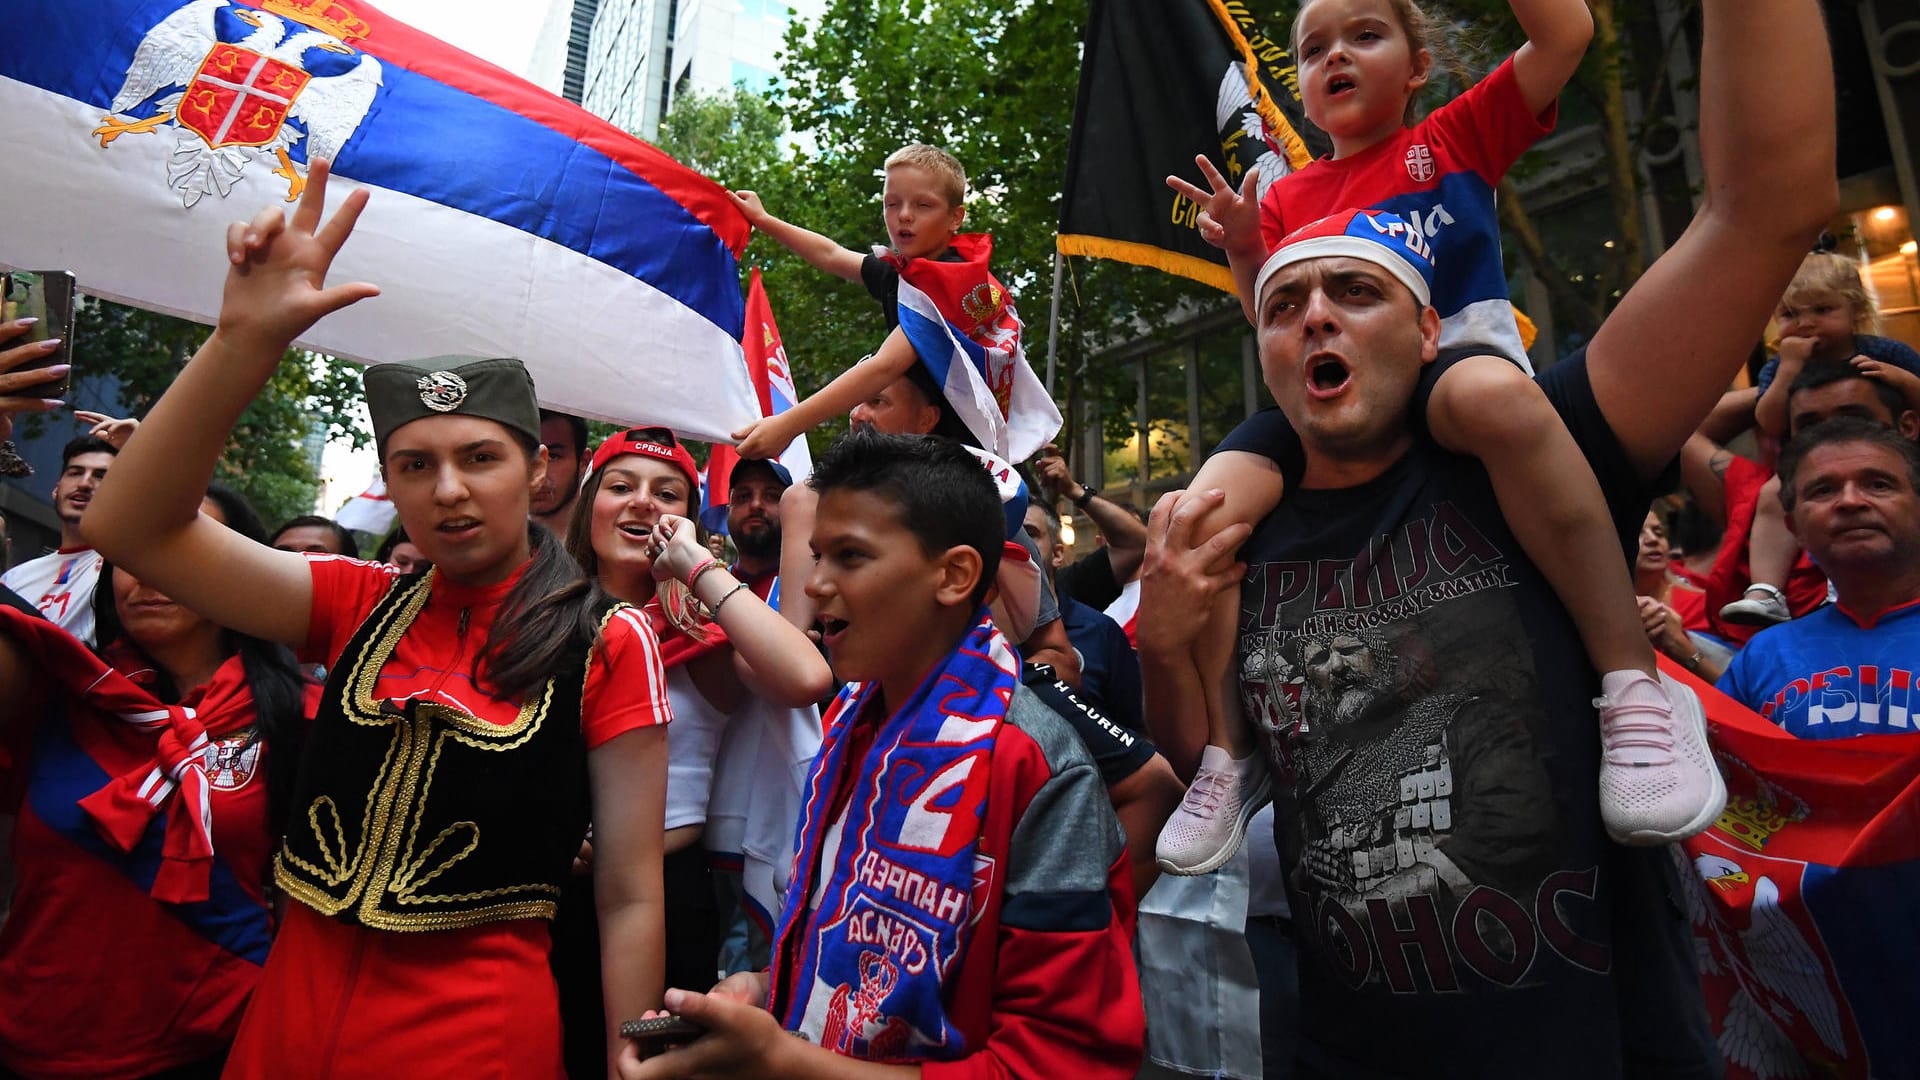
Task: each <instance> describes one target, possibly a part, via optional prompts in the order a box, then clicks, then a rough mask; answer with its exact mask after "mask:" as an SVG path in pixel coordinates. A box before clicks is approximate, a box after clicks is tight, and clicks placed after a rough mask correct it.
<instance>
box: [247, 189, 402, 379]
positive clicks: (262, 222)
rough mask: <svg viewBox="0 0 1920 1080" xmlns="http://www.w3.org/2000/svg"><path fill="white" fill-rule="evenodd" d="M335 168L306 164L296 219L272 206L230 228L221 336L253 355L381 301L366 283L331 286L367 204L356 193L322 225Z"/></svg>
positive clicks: (277, 348)
mask: <svg viewBox="0 0 1920 1080" xmlns="http://www.w3.org/2000/svg"><path fill="white" fill-rule="evenodd" d="M328 171H329V163H328V162H327V161H326V160H325V159H316V160H314V161H312V162H310V163H309V164H308V168H307V188H306V191H305V192H304V193H303V194H302V195H301V196H300V204H299V205H298V206H296V207H295V208H294V211H293V218H292V219H291V220H288V219H287V216H286V215H285V214H284V213H283V212H282V211H281V210H280V208H279V207H268V208H267V209H265V210H262V211H260V213H258V214H257V215H255V216H254V219H253V220H252V221H250V222H235V223H234V224H232V225H229V226H227V261H228V262H229V263H231V264H232V267H231V269H230V270H229V271H228V273H227V284H226V290H225V292H224V293H223V294H222V296H221V299H220V322H219V326H218V332H219V333H220V334H221V335H223V336H224V337H226V338H227V339H228V340H229V341H232V342H234V343H235V344H236V345H238V346H240V347H241V348H243V349H246V350H248V351H259V352H262V353H269V354H274V355H278V354H279V353H281V352H284V351H285V350H286V348H287V347H288V346H289V345H291V344H293V340H294V339H295V338H297V337H299V336H300V335H301V334H303V333H305V332H306V331H307V329H308V328H309V327H311V326H312V325H313V324H314V323H316V322H319V321H320V319H321V318H322V317H324V316H326V315H329V314H331V313H333V312H335V311H338V310H340V309H341V308H343V307H346V306H347V305H349V304H352V303H355V302H357V301H360V300H364V299H366V298H368V297H370V296H378V295H380V290H379V288H378V287H376V286H374V285H370V284H367V283H365V282H354V283H352V284H347V285H335V286H332V287H328V285H327V271H328V269H329V268H331V267H332V265H333V259H334V256H335V255H338V254H339V253H340V248H341V246H342V245H344V244H345V243H346V242H347V237H348V236H350V235H352V233H353V226H354V223H355V222H357V221H358V220H359V219H360V211H361V210H362V209H364V208H365V207H366V205H367V192H366V190H365V189H359V190H356V191H354V192H353V193H352V194H351V195H348V196H347V198H346V200H345V201H344V202H342V203H341V204H340V209H339V210H337V211H335V212H334V215H333V218H332V220H330V221H327V222H326V223H325V224H324V225H323V224H322V223H321V213H322V211H323V210H324V209H325V207H326V201H327V174H328Z"/></svg>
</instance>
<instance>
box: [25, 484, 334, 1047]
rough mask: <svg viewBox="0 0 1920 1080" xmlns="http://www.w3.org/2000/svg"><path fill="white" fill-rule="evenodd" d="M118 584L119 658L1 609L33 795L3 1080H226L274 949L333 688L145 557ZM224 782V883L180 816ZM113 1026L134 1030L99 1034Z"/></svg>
mask: <svg viewBox="0 0 1920 1080" xmlns="http://www.w3.org/2000/svg"><path fill="white" fill-rule="evenodd" d="M200 512H201V513H203V514H205V515H207V516H208V517H210V518H212V519H214V520H216V521H220V522H222V523H223V524H225V525H227V526H228V527H229V528H231V529H233V530H234V531H235V532H238V533H240V534H241V535H244V536H246V537H248V538H249V539H251V540H254V541H263V540H264V539H265V536H266V530H265V528H264V527H263V526H262V525H261V523H260V519H259V517H258V516H256V515H255V514H254V512H253V509H252V508H251V507H249V506H248V505H247V504H246V501H245V500H244V499H242V498H240V496H239V495H237V494H235V493H234V492H232V491H230V490H227V489H225V488H221V487H215V488H213V489H210V490H209V491H208V492H207V497H206V501H205V502H204V503H202V504H201V508H200ZM103 578H104V584H105V586H106V587H104V588H101V589H99V590H97V591H96V592H95V593H94V611H95V619H96V622H95V625H96V626H97V627H98V637H99V643H100V644H99V655H98V656H97V657H96V656H95V655H94V654H93V653H91V652H89V651H88V650H87V648H86V646H85V645H83V644H82V643H81V642H80V641H78V640H77V639H75V638H73V637H71V636H70V635H68V634H67V633H66V632H65V631H63V630H61V629H59V628H58V627H56V626H54V625H53V624H52V623H50V622H47V621H46V620H45V619H42V618H40V617H39V616H38V615H37V614H35V613H32V612H31V609H28V608H25V607H24V605H23V606H21V607H17V608H16V607H10V606H9V607H6V608H4V609H3V610H0V701H5V702H7V703H8V707H7V708H6V709H5V710H4V711H0V746H4V749H3V750H0V757H4V758H5V759H7V760H0V784H4V786H7V787H16V786H17V790H18V792H19V796H20V806H19V816H18V819H17V821H16V823H15V826H14V832H13V841H14V846H13V860H14V863H15V865H16V867H17V868H18V870H19V880H18V887H17V888H16V889H15V891H14V893H13V908H12V911H11V913H10V915H9V916H8V918H7V919H6V920H5V923H4V928H3V929H0V1076H16V1075H17V1076H21V1077H26V1078H29V1080H40V1078H43V1077H44V1078H54V1077H75V1078H78V1077H85V1078H87V1080H121V1078H126V1080H132V1078H135V1077H145V1076H151V1075H153V1074H154V1073H156V1072H160V1071H162V1070H164V1071H166V1073H167V1075H168V1076H169V1077H178V1078H181V1080H189V1078H195V1077H214V1076H218V1075H219V1072H220V1065H221V1062H222V1061H223V1060H224V1058H225V1057H226V1051H227V1047H228V1045H229V1044H231V1043H232V1042H233V1036H234V1033H235V1031H237V1030H238V1029H239V1027H240V1013H241V1010H242V1009H244V1008H245V1007H246V1003H247V997H248V995H250V994H251V993H252V992H253V988H254V984H255V983H257V982H258V981H259V978H260V965H261V962H262V961H263V960H265V959H266V954H267V945H268V942H269V941H270V940H271V939H272V913H271V910H270V907H269V903H268V895H269V891H270V888H271V886H270V882H271V875H272V867H271V864H272V853H273V847H274V845H275V844H276V843H277V842H278V840H279V828H278V826H277V823H278V822H280V821H282V820H284V819H285V817H286V807H287V804H288V802H289V800H290V799H291V797H292V787H293V780H294V776H293V772H294V769H293V766H294V764H295V763H296V762H297V761H298V760H299V748H300V739H301V736H302V734H303V729H304V728H305V726H306V717H307V714H308V712H309V710H310V706H311V705H313V704H317V703H318V702H317V697H318V695H317V693H315V694H312V695H309V693H308V691H309V690H313V691H317V690H318V689H319V688H318V687H311V686H310V685H309V684H308V683H307V682H306V681H305V680H304V679H302V678H301V675H300V670H299V666H298V665H297V664H296V663H295V662H294V658H293V653H291V652H290V651H288V649H287V648H286V646H284V645H278V644H275V643H273V642H269V641H262V640H260V639H258V638H251V637H245V636H243V635H240V634H236V633H233V632H232V631H229V630H227V629H225V628H223V627H221V626H219V625H217V624H216V623H213V622H211V621H209V620H207V619H205V618H202V617H201V616H200V615H198V614H196V613H194V612H193V611H190V610H188V609H187V608H185V607H182V606H181V605H179V604H177V603H174V602H173V601H172V600H171V599H169V598H168V597H167V596H166V595H165V594H163V593H161V592H160V591H158V590H156V589H154V588H153V587H152V586H150V585H148V584H146V583H145V582H142V581H140V580H139V579H138V578H135V577H134V576H133V575H132V574H130V573H128V572H127V571H126V570H124V569H120V568H117V567H114V566H112V565H108V566H107V567H106V568H105V569H104V572H103ZM168 705H175V706H184V707H185V708H187V709H191V710H193V714H192V715H191V716H177V717H176V716H175V715H170V714H167V710H166V706H168ZM128 713H132V714H134V715H133V716H132V718H130V719H129V718H124V717H126V714H128ZM155 714H161V715H155ZM176 720H177V721H180V722H181V726H178V727H176ZM203 733H204V736H205V739H204V741H202V740H201V738H200V736H201V735H202V734H203ZM170 759H171V761H172V764H173V766H174V767H176V768H177V767H180V766H183V765H184V766H187V767H189V768H191V769H195V770H197V771H198V776H197V777H196V776H193V775H192V774H191V773H188V774H183V776H184V778H185V780H186V782H185V783H179V782H176V783H175V785H174V787H173V788H172V789H171V790H168V791H167V792H166V795H165V796H164V797H163V798H162V799H161V800H160V801H159V804H158V805H157V806H156V805H153V804H151V803H149V804H147V807H146V808H145V809H137V808H139V806H140V804H139V803H136V802H133V801H131V800H126V799H116V798H114V796H115V795H117V794H121V793H122V791H121V790H120V789H124V788H125V787H126V786H127V785H128V784H129V783H132V784H137V785H140V786H145V785H146V784H147V783H148V782H149V780H150V779H151V778H152V776H153V774H154V770H155V769H156V768H160V769H167V767H168V765H169V761H170ZM7 761H11V763H12V766H13V767H12V769H11V770H9V767H8V764H7ZM9 771H11V772H12V774H13V775H12V777H11V778H10V779H9V778H8V773H9ZM168 771H169V773H170V772H171V770H170V769H169V770H168ZM202 777H203V778H204V787H203V786H202V781H201V779H200V778H202ZM202 790H204V791H205V794H206V802H205V804H204V805H205V808H206V809H205V815H206V820H205V822H204V824H205V827H206V832H205V833H204V835H205V836H206V838H207V839H208V841H209V846H210V850H208V851H207V852H205V855H206V856H207V857H206V858H205V859H204V860H202V861H201V862H200V865H202V866H204V868H205V870H204V874H202V873H201V872H200V871H197V870H188V869H184V868H185V867H187V866H189V865H190V864H191V862H192V861H193V860H179V859H173V860H170V859H169V858H168V855H169V846H170V841H171V842H173V844H172V852H171V853H172V854H173V855H178V854H180V845H179V842H180V841H184V840H186V839H187V837H185V836H178V835H176V833H175V831H174V829H175V821H176V819H177V820H178V821H179V828H180V829H182V830H184V831H187V832H191V830H192V828H193V827H194V825H195V824H198V823H195V822H191V821H189V820H188V818H189V817H190V811H189V810H188V808H187V805H186V804H187V803H188V802H189V801H197V800H194V796H195V795H196V794H197V793H198V792H200V791H202ZM103 800H104V801H105V803H106V805H102V803H103ZM129 809H135V810H136V813H134V814H132V815H129V814H127V813H126V811H127V810H129ZM129 841H130V842H129ZM123 844H124V845H125V846H122V845H123ZM170 861H171V862H173V863H174V866H173V867H171V868H170V867H169V866H168V863H169V862H170ZM102 1017H112V1019H113V1029H114V1038H111V1039H107V1038H101V1037H100V1036H99V1031H98V1028H97V1024H98V1021H99V1020H100V1018H102Z"/></svg>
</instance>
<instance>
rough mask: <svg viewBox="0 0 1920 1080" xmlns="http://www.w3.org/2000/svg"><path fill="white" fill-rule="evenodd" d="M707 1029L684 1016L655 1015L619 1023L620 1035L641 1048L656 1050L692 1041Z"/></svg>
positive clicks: (649, 1050) (650, 1050)
mask: <svg viewBox="0 0 1920 1080" xmlns="http://www.w3.org/2000/svg"><path fill="white" fill-rule="evenodd" d="M706 1033H707V1029H706V1028H703V1027H701V1026H700V1025H699V1024H696V1023H694V1022H693V1021H691V1020H688V1019H687V1018H686V1017H684V1016H672V1015H668V1016H655V1017H652V1018H650V1019H647V1020H628V1021H626V1022H625V1023H623V1024H621V1025H620V1037H621V1038H623V1039H632V1040H633V1041H634V1042H636V1043H639V1044H640V1047H641V1049H643V1050H646V1051H648V1052H650V1053H651V1052H658V1051H660V1050H664V1049H666V1048H667V1047H669V1046H673V1045H677V1044H679V1043H685V1042H692V1041H693V1040H695V1039H697V1038H699V1037H700V1036H702V1035H705V1034H706Z"/></svg>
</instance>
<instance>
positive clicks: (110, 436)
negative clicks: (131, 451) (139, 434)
mask: <svg viewBox="0 0 1920 1080" xmlns="http://www.w3.org/2000/svg"><path fill="white" fill-rule="evenodd" d="M73 418H74V419H75V420H78V421H80V422H81V423H83V424H91V425H93V427H92V428H91V429H90V430H89V431H88V432H87V434H89V435H91V436H93V437H94V438H96V439H105V440H106V441H107V442H109V443H112V444H113V448H114V449H115V450H118V449H120V448H121V447H123V446H125V445H127V440H128V439H131V438H132V437H133V433H134V430H135V429H136V428H138V427H139V426H140V421H138V420H135V419H133V418H132V417H128V418H126V419H124V420H121V419H116V418H114V417H111V416H108V415H107V414H106V413H97V412H90V411H88V410H86V409H75V410H73Z"/></svg>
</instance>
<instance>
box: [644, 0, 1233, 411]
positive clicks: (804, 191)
mask: <svg viewBox="0 0 1920 1080" xmlns="http://www.w3.org/2000/svg"><path fill="white" fill-rule="evenodd" d="M1083 17H1084V8H1083V7H1082V6H1081V5H1079V4H1071V3H1061V4H1030V5H1003V4H993V3H988V2H985V0H834V2H833V3H831V4H829V5H828V6H827V9H826V10H825V11H824V12H823V14H822V16H821V18H820V19H819V20H818V22H816V23H814V24H811V25H806V24H799V23H796V24H795V25H794V27H793V28H792V29H791V30H790V31H789V34H788V38H787V43H786V52H785V55H784V57H783V70H784V75H785V78H786V83H785V84H784V85H783V86H780V87H777V88H775V89H774V90H773V91H771V92H770V93H769V94H768V95H766V96H761V95H756V94H754V93H752V92H749V91H746V90H744V89H736V90H734V91H733V92H732V93H729V94H722V95H717V96H700V95H692V96H686V97H682V98H679V99H677V100H676V102H675V104H674V107H673V109H672V110H671V111H670V112H669V113H668V114H667V117H666V118H665V120H663V121H662V124H661V133H660V140H659V141H660V145H661V147H662V148H663V149H665V150H667V151H668V152H669V153H672V154H674V155H675V156H676V157H678V158H679V159H681V160H682V161H685V162H686V163H688V164H690V165H692V166H693V167H695V168H697V169H699V170H701V171H702V172H704V173H706V174H707V175H709V176H712V177H714V178H715V179H717V180H719V181H721V182H722V183H725V184H727V185H728V186H729V187H732V188H735V189H741V188H747V189H751V190H754V191H756V192H758V193H759V195H760V196H761V198H762V200H763V201H764V202H765V203H766V206H767V208H768V209H769V210H770V211H772V212H773V213H775V214H778V215H779V216H781V217H783V218H786V219H787V220H790V221H793V222H796V223H798V224H801V225H804V226H806V227H807V228H810V229H813V230H815V231H817V232H820V233H823V234H825V235H827V236H830V237H833V238H834V239H836V240H838V241H839V242H841V243H842V244H845V245H847V246H848V247H851V248H854V249H855V250H860V249H863V248H865V247H867V246H868V245H870V244H872V243H874V242H877V241H881V240H883V239H884V232H883V229H882V226H881V220H880V187H881V175H880V166H881V163H882V162H883V161H884V160H885V159H886V156H887V155H888V154H889V153H891V152H892V151H894V150H896V149H898V148H899V147H900V146H902V145H904V144H906V143H908V142H914V141H920V142H928V143H932V144H935V145H938V146H941V147H944V148H945V149H947V150H949V151H951V152H952V153H953V154H954V155H955V156H956V157H958V158H959V159H960V161H961V163H962V165H963V166H965V167H966V169H967V173H968V177H967V179H968V188H969V192H970V194H969V199H968V204H967V215H968V216H967V224H966V226H965V228H966V229H968V230H969V231H986V232H991V233H992V234H993V238H994V255H993V262H994V271H995V273H996V274H997V275H998V276H999V277H1000V279H1001V280H1002V281H1003V282H1005V283H1006V284H1007V285H1008V287H1010V288H1011V289H1012V290H1013V291H1014V294H1015V297H1016V303H1017V305H1018V308H1019V311H1020V314H1021V317H1022V319H1023V320H1024V321H1025V322H1026V326H1027V335H1026V346H1027V355H1028V357H1029V359H1030V360H1031V362H1032V363H1033V364H1034V366H1035V368H1036V369H1044V365H1045V361H1046V355H1047V344H1048V342H1047V335H1048V327H1047V316H1048V303H1049V298H1050V292H1051V288H1052V267H1053V238H1054V233H1055V231H1056V227H1057V225H1058V221H1059V200H1060V194H1061V191H1060V189H1061V185H1062V183H1063V181H1064V179H1065V175H1066V157H1067V143H1068V139H1069V136H1070V132H1071V128H1072V123H1073V100H1074V94H1075V92H1076V90H1077V89H1078V85H1079V53H1080V37H1081V33H1082V21H1083ZM745 263H746V265H745V266H744V267H743V273H744V272H745V270H746V269H748V268H751V267H756V266H757V267H759V268H760V269H761V272H762V274H763V275H764V277H765V281H766V287H767V294H768V298H769V300H770V301H771V302H772V305H773V309H774V315H775V317H776V318H778V319H779V321H780V330H781V335H782V337H783V339H784V341H785V344H786V347H787V355H788V359H789V361H790V362H791V364H792V366H793V371H794V379H795V383H796V385H797V387H798V389H799V390H800V392H802V393H806V392H808V391H811V390H813V389H817V388H818V387H820V386H822V385H824V384H825V383H826V382H827V381H828V380H830V379H831V378H832V377H833V376H834V375H836V374H838V373H839V372H840V371H842V370H844V369H845V368H846V366H847V365H849V364H851V363H853V362H855V361H857V360H858V359H859V358H860V357H862V356H864V355H866V354H867V353H868V352H870V351H872V350H873V348H874V347H875V346H877V345H878V344H879V343H880V340H881V338H882V336H883V334H884V326H883V324H882V322H881V320H880V315H879V312H878V310H877V308H876V305H875V304H874V302H873V300H872V298H871V297H869V296H868V295H867V294H866V291H865V290H864V289H862V288H861V287H860V286H859V285H857V284H854V283H850V282H845V281H841V280H839V279H837V278H832V277H829V276H828V275H825V274H821V273H819V272H818V271H816V270H814V269H812V268H811V267H809V266H807V265H806V264H805V263H803V262H801V261H800V260H799V259H797V258H795V257H794V256H792V255H791V254H789V253H788V252H787V251H786V250H785V249H783V248H781V247H779V246H778V245H777V244H774V243H772V242H771V241H769V240H766V239H756V240H755V241H754V242H753V243H752V244H751V245H750V246H749V248H748V251H747V256H746V259H745ZM1225 299H1226V298H1225V297H1223V296H1222V295H1221V294H1220V293H1218V292H1215V291H1213V290H1210V289H1207V288H1206V287H1204V286H1200V285H1195V284H1193V283H1191V282H1187V281H1185V280H1183V279H1179V278H1174V277H1171V276H1168V275H1165V274H1161V273H1158V272H1155V271H1151V270H1144V269H1140V268H1137V267H1131V266H1125V265H1122V264H1118V263H1102V262H1095V261H1088V260H1076V261H1075V262H1074V263H1073V264H1072V266H1071V272H1070V274H1069V279H1068V288H1067V293H1066V298H1065V302H1064V304H1063V309H1062V323H1061V341H1060V346H1059V349H1060V355H1059V363H1060V372H1061V376H1060V380H1059V385H1058V386H1057V387H1056V393H1057V396H1059V397H1060V398H1061V399H1062V401H1063V402H1068V401H1073V400H1076V399H1078V398H1080V397H1082V396H1090V397H1092V398H1094V399H1095V400H1099V401H1101V402H1103V403H1104V404H1103V407H1102V410H1101V413H1102V415H1103V416H1104V417H1105V421H1106V424H1107V428H1108V431H1107V435H1108V439H1109V441H1110V442H1113V443H1114V444H1115V445H1118V444H1119V443H1120V442H1124V441H1125V440H1126V439H1127V438H1128V437H1129V436H1130V435H1131V433H1132V430H1133V419H1132V417H1133V414H1134V400H1135V397H1136V389H1135V380H1134V375H1133V369H1131V368H1129V367H1124V366H1122V367H1118V368H1112V369H1100V368H1098V367H1095V366H1092V365H1089V364H1087V362H1086V361H1087V359H1088V357H1090V356H1092V355H1093V354H1095V353H1097V352H1099V351H1100V350H1101V349H1102V348H1103V347H1105V346H1107V345H1109V344H1112V343H1115V342H1116V341H1117V340H1118V339H1119V338H1120V337H1121V336H1123V335H1124V336H1128V337H1130V336H1133V335H1135V334H1137V333H1140V332H1152V331H1154V330H1155V329H1157V328H1159V327H1161V326H1163V325H1164V324H1166V323H1167V322H1168V321H1170V317H1171V316H1172V314H1173V313H1174V312H1175V311H1176V309H1177V308H1178V306H1179V305H1181V304H1182V303H1186V304H1188V305H1192V304H1196V303H1197V304H1200V305H1217V304H1219V303H1221V302H1223V301H1224V300H1225ZM1068 412H1069V413H1070V414H1071V413H1072V410H1071V409H1069V410H1068ZM1176 412H1177V410H1176ZM835 433H836V432H835V431H834V430H833V429H832V428H829V429H826V430H822V431H816V432H814V433H813V436H812V437H813V439H814V440H815V443H816V449H817V448H818V447H819V445H820V444H821V442H822V441H823V440H825V439H827V438H830V437H831V436H832V435H833V434H835ZM1066 434H1067V435H1069V436H1070V435H1071V432H1068V433H1066Z"/></svg>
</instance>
